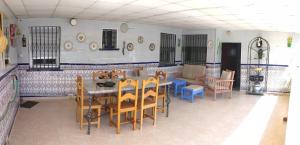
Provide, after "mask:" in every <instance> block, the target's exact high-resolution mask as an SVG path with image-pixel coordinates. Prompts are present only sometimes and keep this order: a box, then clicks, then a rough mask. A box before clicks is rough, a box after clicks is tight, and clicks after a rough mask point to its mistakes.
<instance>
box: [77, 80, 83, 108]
mask: <svg viewBox="0 0 300 145" xmlns="http://www.w3.org/2000/svg"><path fill="white" fill-rule="evenodd" d="M83 85H84V84H83V78H82V76H77V78H76V86H77V88H76V89H77V96H76V101H77V103H79V104H80V105H81V106H83V103H84V86H83Z"/></svg>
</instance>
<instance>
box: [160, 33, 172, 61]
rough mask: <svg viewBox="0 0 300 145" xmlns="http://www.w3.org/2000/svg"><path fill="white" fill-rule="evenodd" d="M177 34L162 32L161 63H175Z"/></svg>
mask: <svg viewBox="0 0 300 145" xmlns="http://www.w3.org/2000/svg"><path fill="white" fill-rule="evenodd" d="M175 50H176V35H175V34H167V33H160V56H159V65H175Z"/></svg>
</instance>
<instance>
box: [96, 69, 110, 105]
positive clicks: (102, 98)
mask: <svg viewBox="0 0 300 145" xmlns="http://www.w3.org/2000/svg"><path fill="white" fill-rule="evenodd" d="M92 77H93V81H97V80H99V79H109V72H107V71H96V72H93V74H92ZM104 95H105V96H93V98H94V99H97V100H98V101H99V102H103V101H104V105H102V109H104V110H105V111H106V110H107V109H108V108H109V106H108V105H109V104H110V103H111V101H112V95H111V94H104Z"/></svg>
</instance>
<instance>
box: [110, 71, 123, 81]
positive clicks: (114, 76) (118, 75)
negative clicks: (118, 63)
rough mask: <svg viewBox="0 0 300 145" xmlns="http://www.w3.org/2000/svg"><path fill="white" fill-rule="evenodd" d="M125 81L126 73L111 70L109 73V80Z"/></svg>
mask: <svg viewBox="0 0 300 145" xmlns="http://www.w3.org/2000/svg"><path fill="white" fill-rule="evenodd" d="M118 78H119V79H126V72H125V71H123V70H116V69H114V70H112V71H111V79H113V80H115V79H118Z"/></svg>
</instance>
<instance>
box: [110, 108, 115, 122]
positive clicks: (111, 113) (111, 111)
mask: <svg viewBox="0 0 300 145" xmlns="http://www.w3.org/2000/svg"><path fill="white" fill-rule="evenodd" d="M113 113H114V112H113V109H112V108H110V109H109V126H112V121H113Z"/></svg>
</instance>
